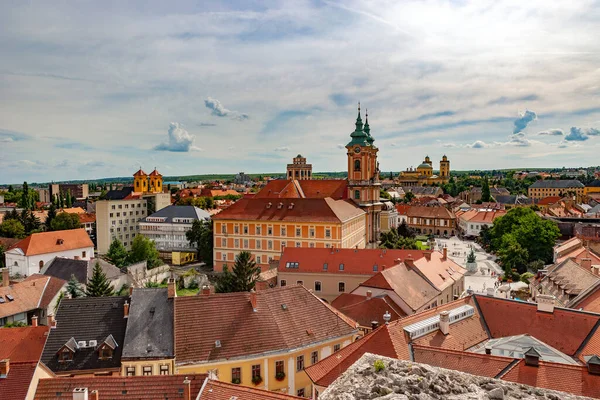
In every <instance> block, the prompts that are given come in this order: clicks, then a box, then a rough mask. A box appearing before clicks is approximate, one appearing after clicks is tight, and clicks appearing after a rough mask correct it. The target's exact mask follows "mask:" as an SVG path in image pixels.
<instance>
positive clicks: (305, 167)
mask: <svg viewBox="0 0 600 400" xmlns="http://www.w3.org/2000/svg"><path fill="white" fill-rule="evenodd" d="M287 178H288V179H295V180H298V181H303V180H306V179H312V164H307V163H306V157H302V155H301V154H298V155H297V156H296V157H294V161H293V162H292V163H291V164H288V165H287Z"/></svg>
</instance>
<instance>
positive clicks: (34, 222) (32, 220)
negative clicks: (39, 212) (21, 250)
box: [19, 210, 42, 235]
mask: <svg viewBox="0 0 600 400" xmlns="http://www.w3.org/2000/svg"><path fill="white" fill-rule="evenodd" d="M19 219H20V221H21V223H22V224H23V227H24V228H25V234H26V235H30V234H32V233H35V232H39V231H40V228H41V227H42V223H41V222H40V219H39V218H38V217H36V216H35V214H34V213H33V212H32V211H30V210H23V211H21V215H20V218H19Z"/></svg>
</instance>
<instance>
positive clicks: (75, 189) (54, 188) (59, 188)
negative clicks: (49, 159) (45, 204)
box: [40, 183, 89, 201]
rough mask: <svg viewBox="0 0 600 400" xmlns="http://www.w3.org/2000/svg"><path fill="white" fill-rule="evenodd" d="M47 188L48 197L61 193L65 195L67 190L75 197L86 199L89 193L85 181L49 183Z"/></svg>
mask: <svg viewBox="0 0 600 400" xmlns="http://www.w3.org/2000/svg"><path fill="white" fill-rule="evenodd" d="M48 189H49V192H50V199H52V198H54V197H55V196H60V195H61V193H62V196H65V195H66V194H67V192H68V193H69V194H70V195H71V197H73V198H75V199H86V198H87V197H88V195H89V189H88V184H87V183H51V184H50V186H49V188H48ZM40 201H41V199H40ZM50 201H51V200H50Z"/></svg>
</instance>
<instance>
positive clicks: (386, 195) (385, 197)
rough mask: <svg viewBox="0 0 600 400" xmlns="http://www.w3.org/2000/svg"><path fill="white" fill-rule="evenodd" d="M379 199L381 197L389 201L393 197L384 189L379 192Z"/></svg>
mask: <svg viewBox="0 0 600 400" xmlns="http://www.w3.org/2000/svg"><path fill="white" fill-rule="evenodd" d="M379 197H381V198H382V199H387V200H390V199H391V198H392V196H391V195H390V194H389V193H388V192H386V191H385V190H383V189H380V190H379Z"/></svg>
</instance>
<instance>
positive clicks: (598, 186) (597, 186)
mask: <svg viewBox="0 0 600 400" xmlns="http://www.w3.org/2000/svg"><path fill="white" fill-rule="evenodd" d="M592 193H600V179H596V180H594V181H593V182H592V183H590V184H588V185H586V187H585V188H583V194H584V195H586V196H587V195H588V194H592Z"/></svg>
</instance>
